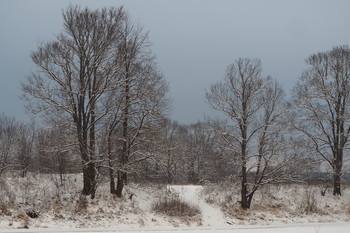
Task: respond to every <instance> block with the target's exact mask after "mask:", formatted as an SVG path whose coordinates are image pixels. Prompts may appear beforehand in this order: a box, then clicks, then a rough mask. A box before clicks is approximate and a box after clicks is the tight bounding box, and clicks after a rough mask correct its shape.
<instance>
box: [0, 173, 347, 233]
mask: <svg viewBox="0 0 350 233" xmlns="http://www.w3.org/2000/svg"><path fill="white" fill-rule="evenodd" d="M81 179H82V177H81V175H80V174H79V175H66V176H65V177H64V180H63V183H62V184H61V183H60V180H59V177H58V176H56V175H43V174H40V175H38V174H29V175H28V176H27V177H25V178H20V177H14V176H13V175H5V177H2V178H1V179H0V186H1V187H0V229H1V230H0V232H13V233H14V232H75V231H78V232H106V231H107V232H113V231H116V232H129V231H131V232H137V231H146V232H160V231H161V232H173V231H176V232H188V231H191V232H232V231H233V232H300V233H302V232H348V230H349V229H350V224H349V220H350V200H349V195H350V188H349V187H344V193H343V195H342V196H340V197H339V196H338V197H334V196H333V195H332V194H331V191H329V190H327V191H325V193H324V196H322V191H324V190H325V187H326V186H325V185H320V184H318V185H306V184H283V185H270V186H266V187H264V188H262V189H261V191H259V192H258V193H257V194H256V198H255V200H254V202H253V205H252V208H251V210H248V211H243V210H242V209H240V207H239V204H238V200H239V188H238V186H237V185H236V184H235V183H234V182H233V181H225V182H221V183H220V184H209V183H208V184H205V185H165V184H136V183H132V184H129V185H127V187H126V188H125V192H124V197H123V198H117V197H115V196H113V195H111V194H109V190H108V188H109V187H108V182H104V181H103V180H101V182H100V183H101V185H100V186H99V187H98V191H97V193H98V194H97V197H96V198H95V199H94V200H91V199H87V198H83V197H82V196H81V195H80V188H81V187H80V184H81ZM132 194H133V195H132ZM131 196H132V197H131ZM130 197H131V198H130ZM173 199H176V200H181V201H182V202H185V203H188V204H189V205H190V206H192V207H193V208H196V209H199V213H197V214H186V213H178V214H173V215H171V216H169V215H168V214H164V213H159V212H157V211H156V210H155V208H154V206H155V204H156V203H160V202H162V201H164V200H173ZM30 213H32V214H33V213H35V214H37V215H38V216H35V217H34V218H31V217H29V216H28V215H30ZM32 217H33V216H32ZM19 229H20V230H19Z"/></svg>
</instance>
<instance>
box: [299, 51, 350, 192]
mask: <svg viewBox="0 0 350 233" xmlns="http://www.w3.org/2000/svg"><path fill="white" fill-rule="evenodd" d="M306 64H307V65H308V67H307V69H306V70H305V71H304V73H303V74H302V76H301V77H300V78H299V81H298V83H297V84H296V86H295V87H294V90H293V96H294V104H295V107H296V110H297V111H296V113H295V114H296V117H294V121H293V124H294V126H295V128H296V129H298V130H299V131H300V132H302V133H303V135H304V136H306V138H307V139H308V142H309V143H308V146H311V147H312V149H313V151H314V152H316V153H317V154H318V155H320V156H321V157H322V158H323V159H324V160H325V161H327V163H328V164H329V165H330V166H331V168H332V170H333V177H334V188H333V194H334V195H341V185H340V184H341V175H342V167H343V157H344V152H345V151H346V150H347V145H348V139H349V133H350V115H349V113H350V98H349V96H350V50H349V48H348V47H347V46H339V47H334V48H333V49H332V50H330V51H326V52H320V53H316V54H313V55H311V56H309V57H308V58H307V59H306Z"/></svg>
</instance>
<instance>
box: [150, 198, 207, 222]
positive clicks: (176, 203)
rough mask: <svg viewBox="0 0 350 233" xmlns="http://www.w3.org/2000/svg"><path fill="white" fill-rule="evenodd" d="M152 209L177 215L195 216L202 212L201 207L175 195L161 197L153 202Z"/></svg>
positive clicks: (169, 214)
mask: <svg viewBox="0 0 350 233" xmlns="http://www.w3.org/2000/svg"><path fill="white" fill-rule="evenodd" d="M152 209H153V211H155V212H156V213H159V214H165V215H168V216H177V217H193V216H196V215H199V214H200V213H201V211H200V209H199V207H197V206H195V205H192V204H189V203H187V202H185V201H183V200H181V199H180V198H179V197H178V196H175V195H172V196H170V197H169V196H168V197H163V198H160V199H159V200H158V201H156V202H155V203H153V206H152Z"/></svg>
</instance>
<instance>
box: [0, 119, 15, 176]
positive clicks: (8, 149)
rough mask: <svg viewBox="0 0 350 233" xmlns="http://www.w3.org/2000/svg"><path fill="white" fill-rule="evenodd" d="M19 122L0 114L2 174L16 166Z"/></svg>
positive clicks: (0, 163) (0, 169) (0, 167)
mask: <svg viewBox="0 0 350 233" xmlns="http://www.w3.org/2000/svg"><path fill="white" fill-rule="evenodd" d="M16 139H17V123H16V120H15V118H13V117H8V116H5V115H4V114H1V115H0V176H1V174H2V173H4V172H6V171H8V170H9V169H10V168H14V167H15V165H16V164H15V162H14V160H15V154H16V145H17V141H16Z"/></svg>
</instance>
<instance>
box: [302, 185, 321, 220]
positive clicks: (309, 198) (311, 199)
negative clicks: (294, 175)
mask: <svg viewBox="0 0 350 233" xmlns="http://www.w3.org/2000/svg"><path fill="white" fill-rule="evenodd" d="M298 210H299V211H300V212H301V213H304V214H312V213H318V214H322V211H321V209H320V208H319V207H318V201H317V198H316V194H315V191H313V190H311V189H309V188H306V189H305V192H304V196H303V198H302V200H301V202H300V203H299V207H298Z"/></svg>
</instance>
